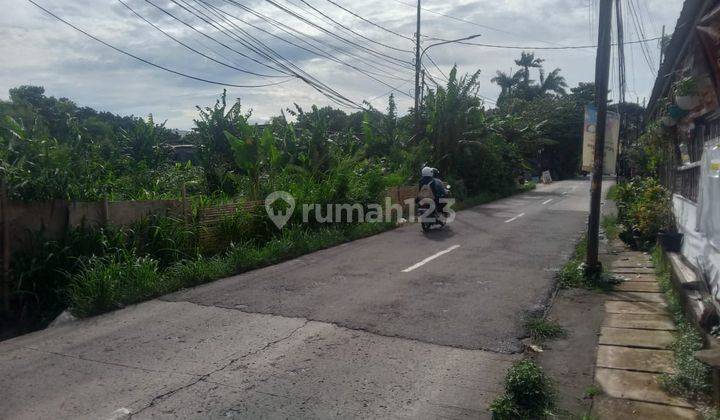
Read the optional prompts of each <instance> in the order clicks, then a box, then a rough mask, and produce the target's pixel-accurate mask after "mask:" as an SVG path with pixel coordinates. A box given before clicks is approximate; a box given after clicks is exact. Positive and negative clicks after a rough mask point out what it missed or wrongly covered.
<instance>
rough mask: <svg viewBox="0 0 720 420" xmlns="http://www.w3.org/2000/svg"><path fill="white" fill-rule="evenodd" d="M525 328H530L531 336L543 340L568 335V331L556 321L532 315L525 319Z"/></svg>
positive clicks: (539, 340)
mask: <svg viewBox="0 0 720 420" xmlns="http://www.w3.org/2000/svg"><path fill="white" fill-rule="evenodd" d="M525 328H526V329H527V330H528V333H529V334H530V337H531V338H532V339H533V340H534V341H536V342H541V341H545V340H551V339H553V338H560V337H564V336H565V335H567V332H566V331H565V330H564V329H563V327H562V326H561V325H560V324H558V323H557V322H556V321H552V320H548V319H544V318H542V317H530V318H528V319H527V320H526V321H525Z"/></svg>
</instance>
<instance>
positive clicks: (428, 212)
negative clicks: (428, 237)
mask: <svg viewBox="0 0 720 420" xmlns="http://www.w3.org/2000/svg"><path fill="white" fill-rule="evenodd" d="M445 188H446V189H447V190H448V192H449V191H450V185H446V186H445ZM437 207H438V206H437V204H435V200H432V199H427V198H425V199H420V200H417V209H416V215H417V217H418V220H419V221H420V226H421V227H422V230H423V232H425V233H428V232H430V231H431V230H432V229H433V228H434V227H437V228H438V229H439V228H442V227H444V226H445V224H446V222H447V220H446V217H447V216H446V214H445V213H444V212H441V211H438V208H437Z"/></svg>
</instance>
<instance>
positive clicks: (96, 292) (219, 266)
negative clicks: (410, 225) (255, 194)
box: [68, 223, 393, 317]
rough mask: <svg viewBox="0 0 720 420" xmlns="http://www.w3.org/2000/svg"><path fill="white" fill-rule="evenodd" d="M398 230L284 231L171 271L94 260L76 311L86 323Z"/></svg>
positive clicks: (132, 257)
mask: <svg viewBox="0 0 720 420" xmlns="http://www.w3.org/2000/svg"><path fill="white" fill-rule="evenodd" d="M392 226H393V225H392V224H388V223H367V224H359V225H351V226H348V227H346V226H340V227H328V228H320V229H313V230H310V229H304V228H301V227H295V228H290V229H287V230H283V232H282V234H281V235H279V236H277V237H275V238H273V239H271V240H269V241H267V242H265V243H264V244H262V245H254V244H253V243H250V242H248V243H245V244H242V245H233V246H231V247H230V248H229V249H228V250H227V251H226V252H225V253H224V254H221V255H217V256H214V257H202V256H199V257H197V258H195V259H189V260H183V261H180V262H178V263H176V264H174V265H172V266H170V267H169V268H167V269H165V270H163V269H161V268H160V265H159V263H158V261H157V260H154V259H152V258H149V257H139V256H137V255H136V254H134V253H128V254H123V255H122V256H117V257H116V256H112V257H104V258H98V257H91V258H89V259H87V260H85V261H84V262H83V264H82V267H81V269H80V270H79V272H77V273H76V274H74V275H72V276H71V282H70V287H69V289H68V294H69V300H70V310H71V312H72V313H73V314H74V315H76V316H81V317H85V316H90V315H96V314H99V313H102V312H107V311H110V310H113V309H117V308H120V307H123V306H125V305H129V304H133V303H137V302H141V301H143V300H147V299H151V298H153V297H156V296H160V295H162V294H165V293H170V292H173V291H176V290H180V289H182V288H184V287H191V286H195V285H198V284H203V283H207V282H209V281H212V280H216V279H219V278H223V277H227V276H230V275H234V274H239V273H242V272H245V271H248V270H252V269H255V268H260V267H264V266H268V265H271V264H275V263H278V262H280V261H284V260H287V259H290V258H294V257H298V256H300V255H303V254H307V253H309V252H313V251H317V250H320V249H323V248H328V247H331V246H334V245H338V244H341V243H343V242H348V241H352V240H355V239H359V238H362V237H366V236H370V235H373V234H376V233H380V232H382V231H384V230H387V229H389V228H391V227H392Z"/></svg>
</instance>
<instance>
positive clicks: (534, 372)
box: [490, 360, 557, 420]
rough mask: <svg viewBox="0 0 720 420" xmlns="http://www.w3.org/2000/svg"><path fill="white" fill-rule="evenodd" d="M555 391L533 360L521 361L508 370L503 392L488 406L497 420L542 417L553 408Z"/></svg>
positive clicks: (555, 397)
mask: <svg viewBox="0 0 720 420" xmlns="http://www.w3.org/2000/svg"><path fill="white" fill-rule="evenodd" d="M556 399H557V396H556V391H555V388H554V385H553V384H552V382H551V380H550V378H548V377H547V375H545V372H543V370H542V368H540V366H538V365H537V364H535V363H534V362H533V361H532V360H521V361H519V362H517V363H515V364H514V365H513V366H512V367H511V368H510V369H508V372H507V375H506V376H505V395H503V396H501V397H498V398H497V399H496V400H495V401H493V403H492V404H491V405H490V412H491V413H492V417H493V419H496V420H510V419H513V420H516V419H544V418H547V417H551V416H552V413H551V410H552V409H553V408H555V403H556Z"/></svg>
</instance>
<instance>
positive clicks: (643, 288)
mask: <svg viewBox="0 0 720 420" xmlns="http://www.w3.org/2000/svg"><path fill="white" fill-rule="evenodd" d="M615 290H617V291H619V292H656V293H660V292H661V290H660V285H659V284H657V283H653V282H649V281H624V282H622V283H620V284H618V285H617V286H615Z"/></svg>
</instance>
